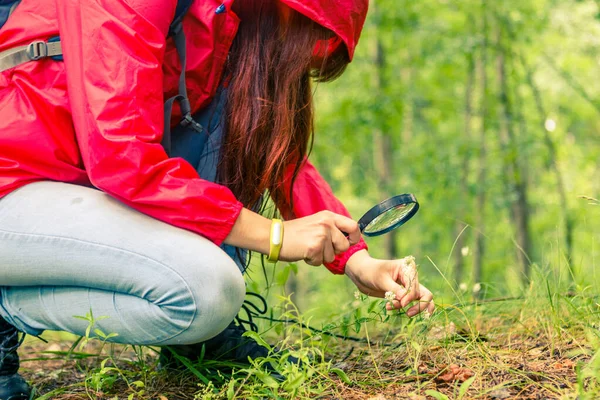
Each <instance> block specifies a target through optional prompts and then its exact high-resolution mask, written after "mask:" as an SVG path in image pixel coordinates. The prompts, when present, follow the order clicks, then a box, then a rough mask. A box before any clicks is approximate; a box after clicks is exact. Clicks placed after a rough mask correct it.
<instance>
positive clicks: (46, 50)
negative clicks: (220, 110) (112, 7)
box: [0, 0, 225, 154]
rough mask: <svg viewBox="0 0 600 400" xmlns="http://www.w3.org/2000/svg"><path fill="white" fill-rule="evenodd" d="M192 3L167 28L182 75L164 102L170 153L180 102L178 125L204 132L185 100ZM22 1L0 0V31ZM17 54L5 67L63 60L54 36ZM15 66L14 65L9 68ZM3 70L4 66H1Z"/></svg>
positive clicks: (184, 1)
mask: <svg viewBox="0 0 600 400" xmlns="http://www.w3.org/2000/svg"><path fill="white" fill-rule="evenodd" d="M192 1H193V0H177V6H176V8H175V17H174V18H173V21H172V22H171V25H170V26H169V33H168V35H167V37H173V39H174V41H175V48H176V49H177V54H178V55H179V61H180V64H181V75H180V76H179V90H178V93H177V95H175V96H173V97H171V98H170V99H168V100H167V101H166V102H165V106H164V116H165V122H164V132H163V139H162V143H161V144H162V146H163V148H164V149H165V151H166V152H167V154H170V152H171V113H172V110H173V104H174V103H175V102H178V103H179V108H180V110H181V115H182V117H183V118H182V120H181V122H180V124H181V125H182V126H183V127H186V128H188V129H192V130H194V131H196V132H204V129H203V128H202V125H200V124H199V123H197V122H196V121H194V119H193V118H192V115H191V107H190V101H189V99H188V97H187V88H186V86H185V59H186V54H185V35H184V33H183V24H182V21H183V17H184V16H185V14H186V13H187V11H188V10H189V8H190V6H191V5H192ZM20 2H21V0H0V29H1V28H2V26H4V24H5V23H6V21H7V20H8V17H9V16H10V15H11V13H12V12H13V11H14V10H15V9H16V8H17V6H18V5H19V3H20ZM224 11H225V6H224V5H221V6H219V7H218V8H217V10H216V13H217V14H220V13H222V12H224ZM17 50H18V51H19V54H17V53H16V52H14V51H11V50H9V51H8V52H10V53H12V54H9V55H8V56H10V57H11V60H8V61H7V64H8V67H11V63H13V64H14V63H17V64H20V63H21V62H27V61H37V60H39V59H43V58H46V57H50V58H52V59H53V60H55V61H62V49H61V46H60V37H58V36H56V37H53V38H50V39H48V42H42V41H35V42H33V43H31V44H29V45H28V46H23V48H22V49H17ZM0 55H2V53H0ZM12 66H14V65H12ZM2 67H3V65H2V59H1V58H0V71H2V69H3V68H2ZM4 67H5V68H6V66H4Z"/></svg>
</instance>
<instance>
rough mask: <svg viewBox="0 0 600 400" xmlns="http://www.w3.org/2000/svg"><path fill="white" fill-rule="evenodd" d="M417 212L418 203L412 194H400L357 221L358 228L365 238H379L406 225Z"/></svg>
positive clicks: (380, 204) (378, 205) (372, 209)
mask: <svg viewBox="0 0 600 400" xmlns="http://www.w3.org/2000/svg"><path fill="white" fill-rule="evenodd" d="M417 211H419V203H418V202H417V198H416V197H415V196H414V195H413V194H401V195H398V196H394V197H391V198H389V199H387V200H384V201H382V202H381V203H379V204H377V205H376V206H375V207H373V208H371V209H370V210H369V211H367V212H366V213H365V215H363V216H362V218H361V219H359V220H358V227H359V228H360V231H361V232H362V234H363V235H365V236H379V235H383V234H384V233H388V232H389V231H392V230H394V229H396V228H398V227H400V226H402V225H404V223H406V221H408V220H409V219H411V218H412V217H413V216H414V215H415V214H416V213H417Z"/></svg>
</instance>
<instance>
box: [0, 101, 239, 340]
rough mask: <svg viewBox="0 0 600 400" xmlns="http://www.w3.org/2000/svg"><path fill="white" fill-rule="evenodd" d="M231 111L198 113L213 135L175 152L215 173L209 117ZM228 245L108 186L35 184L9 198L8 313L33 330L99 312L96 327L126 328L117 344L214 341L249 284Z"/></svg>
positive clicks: (2, 275) (0, 308) (2, 292)
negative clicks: (153, 213) (119, 196)
mask: <svg viewBox="0 0 600 400" xmlns="http://www.w3.org/2000/svg"><path fill="white" fill-rule="evenodd" d="M213 103H214V104H218V103H219V101H218V97H217V99H216V100H215V101H214V102H213ZM214 104H213V105H214ZM221 109H222V107H217V108H216V109H215V108H214V107H208V108H207V110H206V111H205V112H204V113H202V115H200V116H198V117H199V119H200V122H201V123H203V125H204V126H205V127H207V130H209V133H211V135H210V138H209V139H210V140H204V139H206V138H203V140H201V142H202V143H200V144H199V143H198V140H197V139H202V136H191V135H188V134H186V132H174V137H173V139H174V151H175V152H176V154H174V155H180V156H182V157H184V158H186V159H189V160H190V162H192V163H193V164H194V165H195V166H196V167H197V169H198V171H199V173H200V175H201V176H203V177H205V179H210V180H214V179H215V170H216V161H217V158H218V157H217V156H218V154H217V153H218V150H219V146H220V130H219V129H218V128H219V127H220V124H219V123H216V124H214V123H213V124H210V121H208V120H207V119H211V118H212V119H213V121H217V122H219V119H220V111H221ZM215 118H216V119H215ZM211 125H213V126H211ZM196 135H197V134H196ZM186 152H187V153H188V155H186V154H184V153H186ZM177 153H179V154H177ZM199 155H201V156H199ZM192 156H195V157H196V158H195V159H194V160H191V158H192ZM225 250H226V251H227V253H226V252H225V251H224V250H223V249H221V248H219V247H218V246H216V245H215V244H213V243H212V242H210V241H209V240H207V239H205V238H203V237H201V236H199V235H197V234H194V233H191V232H188V231H185V230H183V229H179V228H176V227H173V226H171V225H168V224H166V223H163V222H160V221H158V220H156V219H153V218H151V217H149V216H147V215H144V214H142V213H139V212H137V211H135V210H133V209H131V208H129V207H127V206H126V205H124V204H122V203H120V202H119V201H117V200H115V199H113V198H111V197H110V196H108V195H107V194H105V193H102V192H100V191H98V190H95V189H92V188H87V187H83V186H76V185H70V184H65V183H60V182H38V183H32V184H29V185H27V186H25V187H22V188H20V189H18V190H16V191H14V192H12V193H11V194H9V195H8V196H5V197H4V198H2V199H0V315H1V316H2V317H3V318H5V319H6V320H7V321H8V322H10V323H11V324H13V325H14V326H15V327H17V328H18V329H19V330H21V331H24V332H26V333H28V334H31V335H39V334H41V333H42V332H43V331H44V330H62V331H67V332H72V333H75V334H77V335H84V334H85V331H86V328H87V327H88V325H89V323H88V322H87V321H85V320H82V319H78V318H75V317H76V316H85V315H86V314H87V313H89V312H90V310H91V311H92V313H93V316H94V318H95V320H96V322H95V325H94V327H95V328H98V329H100V330H101V331H103V332H104V333H105V334H110V333H116V334H117V335H118V336H116V337H115V338H114V339H112V340H111V341H114V342H118V343H131V344H154V345H168V344H191V343H197V342H200V341H204V340H207V339H210V338H211V337H213V336H215V335H216V334H218V333H219V332H221V331H222V330H223V329H224V328H225V327H226V326H227V325H228V324H229V323H230V322H231V321H233V319H234V317H235V315H236V314H237V312H238V311H239V310H240V307H241V305H242V302H243V299H244V296H245V292H246V289H245V285H244V280H243V277H242V273H241V271H240V267H239V266H241V264H242V260H241V259H239V257H238V258H237V259H236V261H234V259H233V258H232V257H234V258H235V249H234V248H231V247H225ZM228 253H229V255H228ZM242 258H245V257H242ZM236 262H237V264H236Z"/></svg>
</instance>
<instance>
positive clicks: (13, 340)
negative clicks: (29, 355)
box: [0, 317, 31, 400]
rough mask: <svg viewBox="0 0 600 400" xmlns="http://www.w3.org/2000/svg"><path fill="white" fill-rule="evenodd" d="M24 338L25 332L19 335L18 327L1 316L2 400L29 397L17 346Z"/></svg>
mask: <svg viewBox="0 0 600 400" xmlns="http://www.w3.org/2000/svg"><path fill="white" fill-rule="evenodd" d="M19 336H20V337H19ZM23 339H25V334H21V335H19V331H18V330H17V328H15V327H14V326H12V325H11V324H9V323H8V322H6V321H5V320H4V318H2V317H0V400H27V399H29V394H30V392H31V390H30V388H29V385H28V384H27V382H25V380H24V379H23V378H22V377H21V375H19V374H18V371H19V355H18V354H17V348H18V347H19V346H20V345H21V343H23Z"/></svg>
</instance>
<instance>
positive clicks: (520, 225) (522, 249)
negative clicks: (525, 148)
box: [497, 24, 531, 284]
mask: <svg viewBox="0 0 600 400" xmlns="http://www.w3.org/2000/svg"><path fill="white" fill-rule="evenodd" d="M499 26H502V25H501V24H500V25H499ZM497 48H498V55H497V74H498V93H499V111H500V116H499V118H498V119H499V121H500V140H501V142H502V147H503V148H504V153H505V154H504V163H505V168H506V171H507V174H505V176H506V186H507V189H508V193H509V196H510V197H511V200H510V203H511V213H510V214H511V219H512V220H513V224H514V226H515V236H516V242H517V246H518V249H517V258H518V260H519V264H520V265H521V273H522V274H523V281H524V283H525V284H526V283H527V282H528V281H529V269H530V260H529V254H530V250H531V249H530V243H531V240H530V232H529V215H530V212H529V203H528V201H527V178H526V177H525V176H524V173H523V169H522V168H521V161H520V156H519V146H518V143H517V139H516V137H515V133H514V118H513V114H512V113H513V107H512V103H511V101H510V97H509V94H508V93H509V89H508V78H507V74H506V53H508V51H507V49H506V48H505V47H504V43H503V42H502V31H501V28H500V27H499V28H498V39H497ZM513 194H514V195H515V197H514V198H512V197H513V196H512V195H513Z"/></svg>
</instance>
